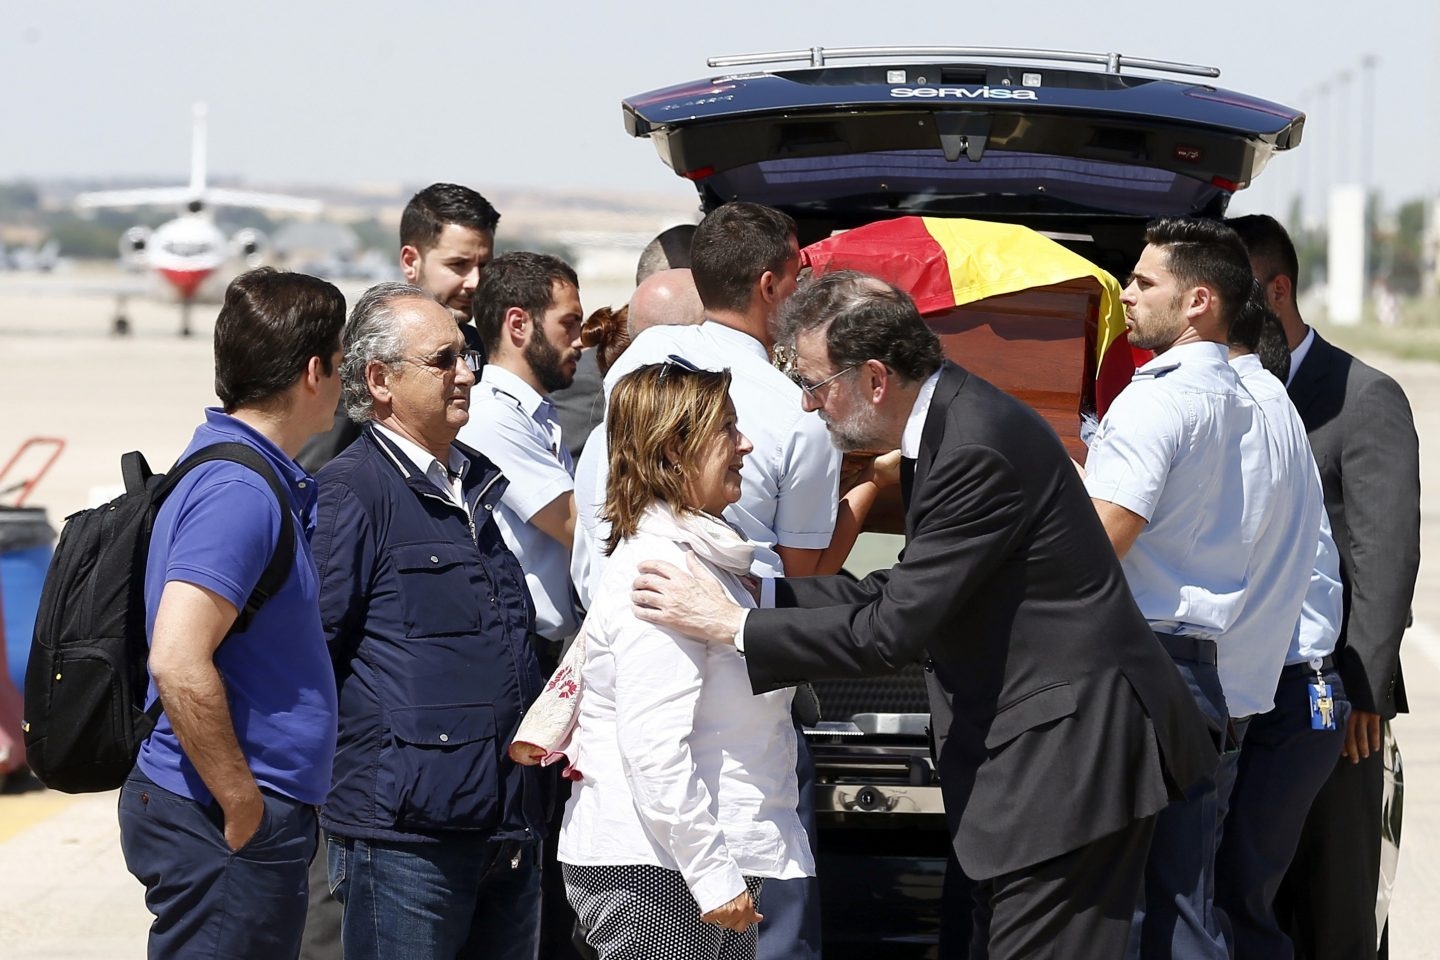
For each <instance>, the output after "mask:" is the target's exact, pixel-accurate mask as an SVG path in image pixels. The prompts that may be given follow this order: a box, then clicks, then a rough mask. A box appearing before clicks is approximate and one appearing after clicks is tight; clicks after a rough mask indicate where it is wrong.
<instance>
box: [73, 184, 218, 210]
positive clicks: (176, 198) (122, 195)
mask: <svg viewBox="0 0 1440 960" xmlns="http://www.w3.org/2000/svg"><path fill="white" fill-rule="evenodd" d="M193 199H195V193H194V191H193V190H191V189H190V188H189V187H142V188H139V189H136V190H99V191H94V192H91V193H82V194H80V195H79V196H78V197H76V198H75V204H76V206H79V207H83V208H89V207H147V206H151V205H152V204H153V205H155V206H167V207H183V206H185V204H187V203H189V202H190V201H191V200H193Z"/></svg>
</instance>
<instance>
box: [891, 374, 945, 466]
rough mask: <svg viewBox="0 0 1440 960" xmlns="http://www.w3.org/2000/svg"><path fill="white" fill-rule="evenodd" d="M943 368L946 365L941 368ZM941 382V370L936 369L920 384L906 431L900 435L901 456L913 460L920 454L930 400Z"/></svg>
mask: <svg viewBox="0 0 1440 960" xmlns="http://www.w3.org/2000/svg"><path fill="white" fill-rule="evenodd" d="M940 369H941V370H943V369H944V367H941V368H940ZM939 383H940V370H936V371H935V372H934V373H932V374H930V376H929V377H927V378H926V379H925V382H924V383H922V384H920V392H919V393H917V394H916V395H915V405H914V406H913V407H911V408H910V416H909V417H907V418H906V420H905V432H904V433H902V434H901V435H900V456H902V457H908V458H909V459H911V460H914V459H917V458H918V457H919V456H920V440H921V438H922V437H923V436H924V434H925V420H926V419H927V418H928V417H929V416H930V401H931V400H933V399H935V387H936V385H937V384H939Z"/></svg>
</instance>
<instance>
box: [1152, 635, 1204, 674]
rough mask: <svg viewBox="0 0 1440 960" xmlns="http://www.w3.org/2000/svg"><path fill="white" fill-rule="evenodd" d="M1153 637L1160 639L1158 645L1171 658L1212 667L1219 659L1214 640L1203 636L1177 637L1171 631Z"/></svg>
mask: <svg viewBox="0 0 1440 960" xmlns="http://www.w3.org/2000/svg"><path fill="white" fill-rule="evenodd" d="M1155 639H1156V640H1159V641H1160V646H1162V647H1164V648H1165V652H1166V653H1168V654H1170V656H1171V658H1172V659H1175V660H1190V661H1192V662H1194V663H1206V664H1209V665H1210V666H1212V667H1213V666H1214V665H1215V664H1216V663H1218V662H1219V661H1220V654H1219V651H1218V650H1217V649H1216V648H1215V641H1214V640H1207V639H1205V638H1204V637H1177V636H1176V635H1175V634H1173V633H1157V634H1155Z"/></svg>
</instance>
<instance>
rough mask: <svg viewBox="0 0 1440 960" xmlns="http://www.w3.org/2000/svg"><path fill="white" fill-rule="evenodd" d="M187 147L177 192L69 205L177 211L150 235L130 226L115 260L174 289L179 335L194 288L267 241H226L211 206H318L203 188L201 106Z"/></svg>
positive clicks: (256, 235)
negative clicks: (186, 166) (185, 178)
mask: <svg viewBox="0 0 1440 960" xmlns="http://www.w3.org/2000/svg"><path fill="white" fill-rule="evenodd" d="M194 117H195V120H194V132H193V136H192V139H191V144H190V183H189V184H188V185H186V186H183V187H155V188H145V189H137V190H106V191H101V192H97V193H82V194H81V195H80V196H79V197H77V198H76V200H75V202H76V204H77V205H78V206H80V207H81V208H82V209H89V208H93V207H141V206H155V205H164V206H177V207H179V208H180V209H181V211H182V212H181V214H180V216H179V217H176V218H175V219H174V220H170V221H168V222H166V223H163V224H161V225H160V226H159V227H156V228H155V229H154V230H151V229H150V228H149V227H143V226H136V227H131V228H130V229H129V230H127V231H125V235H124V236H123V237H121V239H120V256H121V258H122V259H124V260H127V261H129V262H130V263H132V264H136V265H139V266H144V267H147V268H148V269H150V270H153V271H154V272H155V273H156V274H157V275H158V276H160V277H162V278H164V280H165V282H167V283H168V284H170V286H172V287H173V288H174V289H175V293H176V296H177V298H178V300H179V302H180V333H181V335H182V336H189V334H190V305H191V303H192V302H193V301H194V299H195V295H196V292H197V291H198V290H199V289H200V285H201V284H203V283H204V282H205V280H206V279H208V278H209V277H210V276H211V275H212V274H214V273H215V271H217V270H218V269H220V267H221V266H223V265H224V264H225V262H226V261H227V260H229V259H230V257H232V256H235V257H239V258H240V259H241V260H242V261H244V262H245V264H246V265H247V266H256V265H258V263H259V262H260V259H261V257H262V256H263V254H264V252H265V248H266V246H267V245H268V241H267V239H266V237H265V235H264V234H263V233H261V232H260V231H259V230H251V229H244V230H240V231H237V232H236V233H235V235H234V236H231V237H226V236H225V234H224V233H223V232H222V231H221V230H220V228H219V227H217V226H216V225H215V221H214V220H213V219H212V215H211V213H210V211H211V209H212V208H213V207H254V208H260V209H264V210H279V211H284V212H288V213H310V214H313V213H318V212H319V210H320V203H319V201H316V200H305V199H302V198H300V197H289V196H284V195H282V194H278V193H254V192H251V191H248V190H227V189H224V188H219V187H211V186H207V185H206V182H205V117H206V111H205V105H204V104H203V103H197V104H195V109H194ZM126 330H127V325H126V323H125V320H124V318H123V317H118V316H117V317H116V332H117V333H125V332H126Z"/></svg>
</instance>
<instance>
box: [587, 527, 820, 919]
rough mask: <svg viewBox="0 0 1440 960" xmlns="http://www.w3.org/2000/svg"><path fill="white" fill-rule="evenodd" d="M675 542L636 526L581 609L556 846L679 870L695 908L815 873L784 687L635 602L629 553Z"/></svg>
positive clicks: (734, 586)
mask: <svg viewBox="0 0 1440 960" xmlns="http://www.w3.org/2000/svg"><path fill="white" fill-rule="evenodd" d="M652 509H654V508H652ZM685 554H686V549H685V548H684V547H682V546H681V544H680V543H677V542H676V541H675V540H673V539H668V538H665V537H662V536H658V535H656V534H654V533H650V532H646V531H645V530H644V529H642V531H641V532H640V533H638V534H637V535H636V536H634V537H632V538H629V539H627V540H625V541H623V542H622V543H621V544H620V546H619V547H618V548H617V549H616V551H615V554H614V555H613V556H612V557H610V558H609V563H608V564H607V566H606V569H605V575H604V578H603V579H602V581H601V583H600V586H599V589H598V590H597V591H596V592H595V596H594V603H593V606H592V607H591V608H590V612H589V614H588V616H587V618H586V626H585V631H586V633H585V664H584V668H583V671H584V672H583V676H584V680H585V685H584V693H583V694H582V696H581V700H580V716H579V723H578V729H577V731H576V734H575V739H574V743H573V745H574V748H575V752H574V754H573V755H572V756H573V759H574V766H575V768H576V769H577V770H578V771H580V773H581V780H580V781H579V782H578V783H576V785H575V788H574V791H573V793H572V795H571V798H570V801H569V803H568V804H567V806H566V808H565V821H564V825H563V826H562V827H561V831H560V840H559V859H560V861H561V862H562V863H569V864H578V865H585V866H603V865H620V864H651V865H655V866H660V867H664V868H667V869H671V870H678V871H680V873H681V874H682V875H684V877H685V881H686V884H687V886H688V887H689V888H690V891H691V893H692V894H693V895H694V897H695V902H696V905H697V906H698V907H699V909H700V911H701V912H702V913H704V912H707V911H709V910H713V909H714V908H716V907H718V906H721V905H722V904H724V903H726V902H728V901H729V900H731V899H733V898H734V897H736V896H738V895H739V894H740V893H741V892H743V891H744V889H745V885H744V877H746V876H756V877H773V878H781V879H789V878H794V877H804V876H813V875H814V872H815V863H814V860H813V857H812V855H811V852H810V846H809V842H808V840H807V838H806V835H805V829H804V827H803V826H802V825H801V823H800V818H799V816H798V815H797V814H796V811H795V808H796V803H797V801H798V787H797V785H796V779H795V751H796V744H795V727H794V724H793V722H792V721H791V719H790V699H791V695H792V693H793V691H792V690H791V689H788V688H787V689H783V690H775V691H771V692H770V693H765V694H760V695H758V696H757V695H755V694H754V693H752V691H751V688H750V676H749V673H748V672H747V671H746V668H745V662H744V660H743V658H742V657H741V656H740V654H739V653H737V652H736V650H735V649H734V648H733V647H730V646H728V645H724V644H705V643H701V642H697V641H694V640H690V639H687V638H685V637H683V636H681V635H679V634H677V633H674V632H672V631H669V630H665V629H662V628H660V627H657V626H655V625H653V624H649V623H646V622H644V621H642V620H639V619H637V618H636V617H635V615H634V612H633V609H632V607H631V604H630V584H631V582H632V581H633V580H634V579H635V575H636V566H637V564H638V563H639V562H640V561H641V560H664V561H668V562H669V563H673V564H676V565H677V566H679V567H680V568H681V569H685V568H686V559H685ZM706 566H707V568H708V569H710V570H711V571H712V572H713V573H715V574H716V576H717V578H718V579H719V580H720V582H721V583H722V584H723V585H724V587H725V589H726V590H727V591H728V593H729V594H730V596H731V597H732V598H733V599H734V600H735V602H736V603H738V604H741V605H743V606H746V607H752V606H753V605H754V602H753V601H752V599H751V597H750V595H749V593H748V592H746V590H745V588H744V587H743V586H742V585H741V584H740V582H739V580H738V579H736V577H735V576H734V575H733V574H730V573H727V572H726V571H724V570H722V569H720V568H718V567H715V566H713V565H711V564H709V563H708V562H707V563H706Z"/></svg>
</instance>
